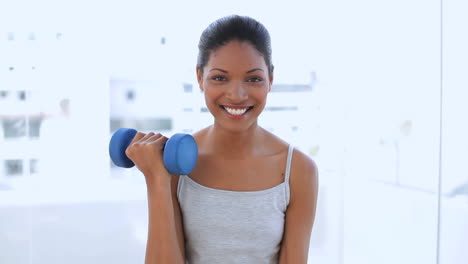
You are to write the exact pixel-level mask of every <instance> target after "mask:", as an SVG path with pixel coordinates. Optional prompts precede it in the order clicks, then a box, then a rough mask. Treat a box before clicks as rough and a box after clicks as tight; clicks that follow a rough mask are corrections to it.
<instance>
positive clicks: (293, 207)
mask: <svg viewBox="0 0 468 264" xmlns="http://www.w3.org/2000/svg"><path fill="white" fill-rule="evenodd" d="M294 157H295V158H294ZM289 186H290V191H291V195H290V197H291V198H290V201H289V206H288V209H287V211H286V222H285V231H284V236H283V242H282V245H281V251H280V259H279V263H280V264H290V263H293V264H306V263H307V258H308V252H309V242H310V235H311V232H312V226H313V224H314V219H315V209H316V205H317V195H318V170H317V166H316V165H315V163H314V162H313V161H312V160H311V159H310V158H309V157H308V156H307V155H305V154H303V153H301V152H300V151H295V153H294V155H293V161H292V164H291V176H290V179H289Z"/></svg>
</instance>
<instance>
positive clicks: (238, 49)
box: [206, 41, 267, 71]
mask: <svg viewBox="0 0 468 264" xmlns="http://www.w3.org/2000/svg"><path fill="white" fill-rule="evenodd" d="M206 66H207V68H222V69H223V68H226V70H227V71H229V68H230V69H232V70H246V71H248V70H251V69H253V68H261V69H265V70H266V69H267V67H266V63H265V59H264V58H263V56H262V54H261V53H260V52H259V51H258V50H257V49H256V48H255V47H254V46H253V45H252V44H250V43H248V42H239V41H231V42H229V43H227V44H225V45H223V46H221V47H219V48H217V49H216V50H213V51H212V52H211V53H210V57H209V60H208V63H207V65H206Z"/></svg>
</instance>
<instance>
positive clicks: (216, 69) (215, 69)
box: [210, 68, 263, 73]
mask: <svg viewBox="0 0 468 264" xmlns="http://www.w3.org/2000/svg"><path fill="white" fill-rule="evenodd" d="M211 71H221V72H224V73H228V71H226V70H223V69H219V68H213V69H211V70H210V72H211ZM254 71H263V70H262V69H260V68H255V69H252V70H250V71H247V72H246V73H251V72H254Z"/></svg>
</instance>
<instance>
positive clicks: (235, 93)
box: [227, 82, 248, 101]
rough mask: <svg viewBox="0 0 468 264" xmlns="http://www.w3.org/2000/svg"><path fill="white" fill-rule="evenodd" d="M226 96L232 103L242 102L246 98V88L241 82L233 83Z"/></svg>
mask: <svg viewBox="0 0 468 264" xmlns="http://www.w3.org/2000/svg"><path fill="white" fill-rule="evenodd" d="M227 94H228V97H229V98H230V99H231V100H233V101H242V100H244V99H246V98H247V97H248V96H247V90H246V87H244V85H243V83H241V82H236V83H233V84H232V85H231V86H230V87H229V91H228V93H227Z"/></svg>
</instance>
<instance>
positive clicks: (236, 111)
mask: <svg viewBox="0 0 468 264" xmlns="http://www.w3.org/2000/svg"><path fill="white" fill-rule="evenodd" d="M221 108H223V109H224V110H225V111H226V112H227V113H228V114H229V115H230V116H232V117H241V116H243V115H245V113H247V112H249V111H250V110H252V108H253V106H246V107H243V108H239V107H236V108H231V107H228V106H224V105H221Z"/></svg>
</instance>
